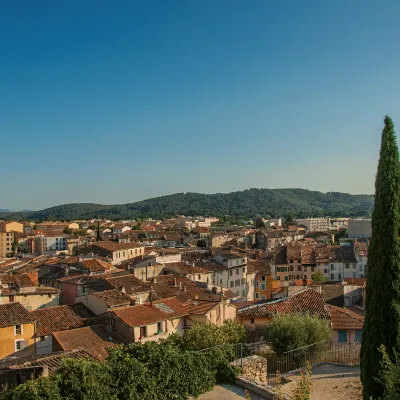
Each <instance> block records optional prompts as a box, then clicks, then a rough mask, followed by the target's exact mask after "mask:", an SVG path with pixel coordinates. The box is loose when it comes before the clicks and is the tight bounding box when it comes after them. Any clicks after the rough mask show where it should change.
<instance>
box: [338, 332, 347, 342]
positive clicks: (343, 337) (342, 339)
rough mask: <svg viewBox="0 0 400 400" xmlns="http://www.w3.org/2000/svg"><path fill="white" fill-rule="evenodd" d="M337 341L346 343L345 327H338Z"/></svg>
mask: <svg viewBox="0 0 400 400" xmlns="http://www.w3.org/2000/svg"><path fill="white" fill-rule="evenodd" d="M338 342H339V343H346V342H347V330H346V329H339V332H338Z"/></svg>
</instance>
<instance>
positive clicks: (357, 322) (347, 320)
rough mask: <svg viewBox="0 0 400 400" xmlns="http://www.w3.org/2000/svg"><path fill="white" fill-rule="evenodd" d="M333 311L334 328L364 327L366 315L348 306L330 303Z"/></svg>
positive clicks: (331, 311) (330, 308)
mask: <svg viewBox="0 0 400 400" xmlns="http://www.w3.org/2000/svg"><path fill="white" fill-rule="evenodd" d="M328 308H329V311H330V313H331V325H332V329H335V330H337V329H362V328H363V326H364V317H363V316H362V315H360V314H357V313H355V312H353V311H350V310H348V309H346V308H342V307H336V306H332V305H330V304H328Z"/></svg>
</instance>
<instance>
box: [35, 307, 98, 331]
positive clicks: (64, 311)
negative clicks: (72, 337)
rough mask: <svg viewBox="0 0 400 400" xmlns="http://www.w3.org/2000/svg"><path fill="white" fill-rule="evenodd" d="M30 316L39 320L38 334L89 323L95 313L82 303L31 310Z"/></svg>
mask: <svg viewBox="0 0 400 400" xmlns="http://www.w3.org/2000/svg"><path fill="white" fill-rule="evenodd" d="M29 314H30V316H31V317H32V318H33V319H34V320H36V321H37V329H36V334H37V336H44V335H49V334H51V333H53V332H57V331H63V330H67V329H72V328H79V327H82V326H85V325H87V322H88V320H89V319H90V318H91V317H94V314H93V313H92V312H91V311H90V310H89V309H88V308H87V307H86V306H85V305H84V304H82V303H76V304H71V305H65V306H57V307H49V308H41V309H39V310H34V311H31V312H30V313H29Z"/></svg>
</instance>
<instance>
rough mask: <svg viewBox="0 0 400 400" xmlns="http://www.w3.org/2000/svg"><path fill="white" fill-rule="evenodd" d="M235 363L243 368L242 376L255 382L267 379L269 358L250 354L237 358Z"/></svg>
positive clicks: (263, 381)
mask: <svg viewBox="0 0 400 400" xmlns="http://www.w3.org/2000/svg"><path fill="white" fill-rule="evenodd" d="M234 365H235V366H237V367H241V368H242V373H241V374H240V375H241V376H244V377H246V378H247V379H250V380H252V381H255V382H262V383H265V382H266V381H267V359H266V358H264V357H260V356H257V355H255V356H250V357H245V358H242V359H241V360H236V361H235V362H234Z"/></svg>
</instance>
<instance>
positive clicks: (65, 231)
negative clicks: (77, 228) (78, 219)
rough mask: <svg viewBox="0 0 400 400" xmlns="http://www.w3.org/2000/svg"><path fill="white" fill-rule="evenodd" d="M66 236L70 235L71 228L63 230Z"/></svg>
mask: <svg viewBox="0 0 400 400" xmlns="http://www.w3.org/2000/svg"><path fill="white" fill-rule="evenodd" d="M63 232H64V233H65V234H66V235H70V234H71V233H72V232H73V231H72V229H71V228H65V229H64V231H63Z"/></svg>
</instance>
